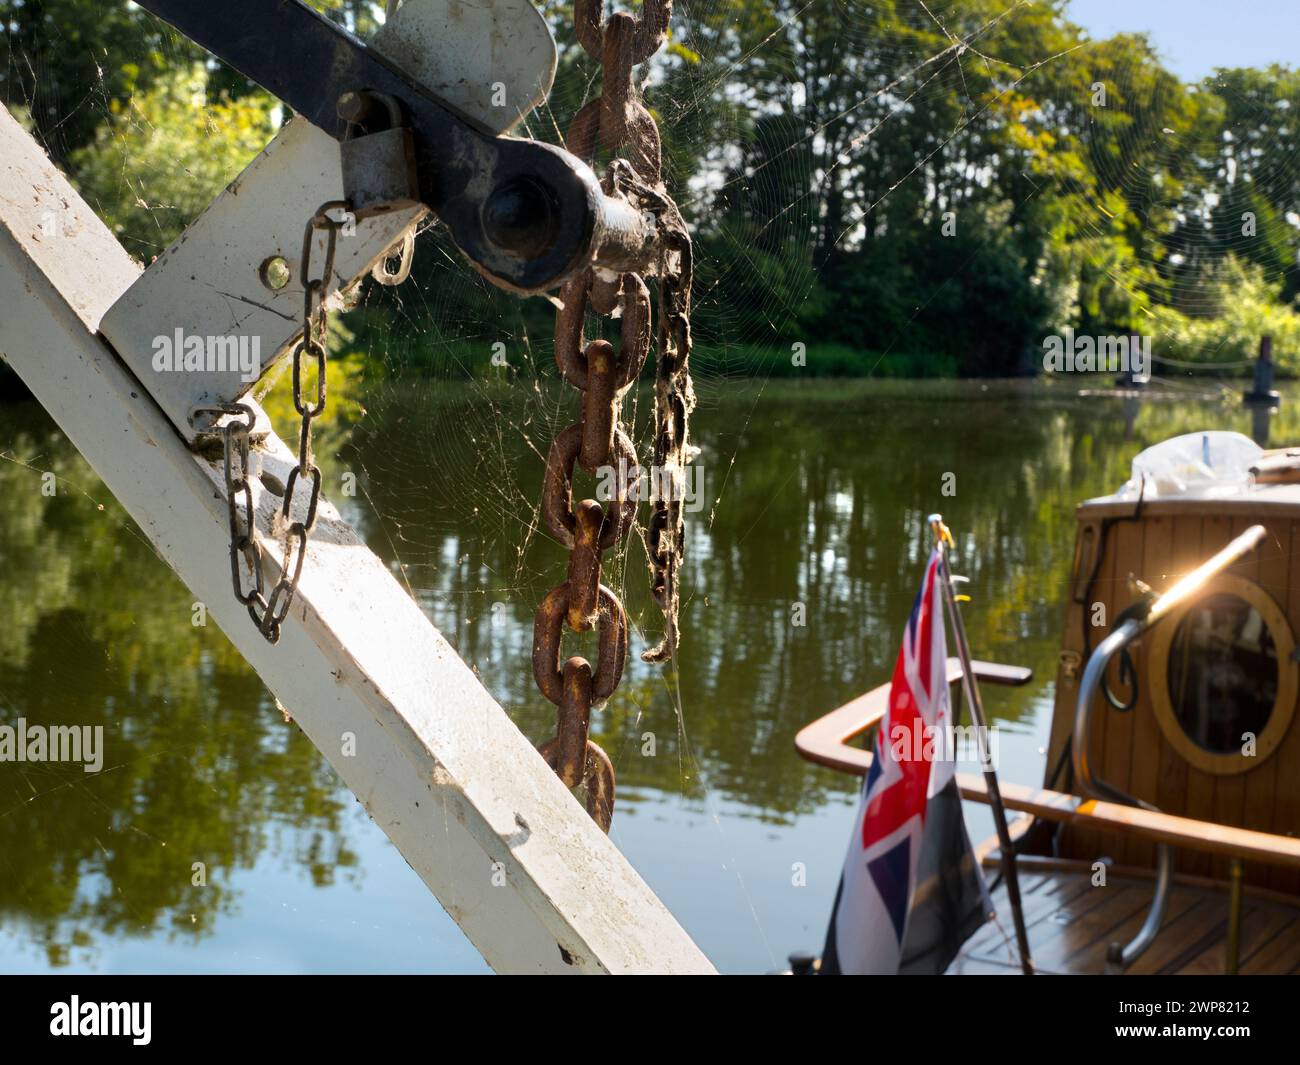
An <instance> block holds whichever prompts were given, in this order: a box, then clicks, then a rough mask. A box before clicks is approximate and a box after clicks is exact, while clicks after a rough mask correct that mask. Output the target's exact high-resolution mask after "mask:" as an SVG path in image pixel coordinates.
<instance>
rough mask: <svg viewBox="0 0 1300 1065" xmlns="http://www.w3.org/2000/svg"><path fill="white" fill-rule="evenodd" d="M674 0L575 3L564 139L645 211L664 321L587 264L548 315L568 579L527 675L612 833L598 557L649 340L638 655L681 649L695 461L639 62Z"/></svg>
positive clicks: (612, 643)
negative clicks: (577, 92) (598, 491)
mask: <svg viewBox="0 0 1300 1065" xmlns="http://www.w3.org/2000/svg"><path fill="white" fill-rule="evenodd" d="M671 18H672V0H645V2H644V4H643V6H642V10H641V13H640V15H639V16H636V17H634V16H632V15H631V14H628V13H626V12H618V13H615V14H613V15H611V16H610V17H609V18H605V16H604V11H603V0H576V4H575V8H574V23H575V26H574V28H575V31H576V35H577V38H578V41H579V42H580V43H581V45H582V47H583V48H584V49H585V50H586V52H587V54H588V55H590V56H591V58H592V59H594V60H596V61H597V62H599V63H600V65H601V92H600V96H598V97H597V98H595V99H594V100H590V101H588V102H587V103H586V104H584V105H583V107H582V108H581V109H580V110H579V111H578V113H577V115H576V116H574V119H573V121H572V123H571V124H570V126H569V129H568V132H567V134H566V136H565V146H566V147H567V148H568V150H569V151H570V152H572V153H573V154H574V155H576V156H578V157H579V158H580V159H583V160H584V161H586V162H587V163H589V164H591V165H592V166H593V167H594V166H595V164H596V156H597V154H598V153H599V152H608V153H610V154H611V155H615V153H622V155H621V156H615V157H614V158H613V159H612V160H611V162H610V163H609V166H608V169H607V171H606V175H605V178H604V180H603V182H602V185H603V186H604V190H605V192H606V193H607V194H610V195H618V196H620V197H622V198H623V200H624V201H625V202H626V203H628V204H630V205H632V207H633V208H634V209H635V210H637V211H641V212H643V213H645V214H646V216H647V217H649V216H650V215H653V217H654V220H655V229H656V230H657V231H658V233H659V235H660V237H661V238H662V239H661V241H660V251H659V255H658V259H657V260H656V261H655V262H653V263H651V264H650V265H649V266H648V267H647V269H646V271H645V275H646V276H654V277H655V278H656V279H657V282H658V301H659V312H658V323H657V325H658V328H657V334H656V329H655V323H653V322H652V314H651V301H650V290H649V287H648V286H647V285H646V280H645V276H643V274H642V273H637V272H626V273H621V274H620V273H613V272H604V271H602V272H599V273H597V272H596V271H594V270H587V271H586V272H585V273H583V274H581V275H579V276H577V277H575V278H573V279H572V280H570V281H569V282H568V283H566V284H565V285H564V286H563V288H562V289H561V291H560V300H559V307H560V309H559V310H558V312H557V314H556V320H555V361H556V365H557V366H558V368H559V370H560V373H561V374H562V376H563V377H564V379H565V380H566V381H567V382H568V383H569V384H570V385H571V386H573V387H574V388H576V389H578V390H579V391H580V392H581V393H582V402H581V413H580V415H579V421H578V422H577V423H575V424H574V425H571V426H569V427H568V428H567V429H565V430H564V431H563V432H561V433H560V434H559V435H558V436H557V437H556V438H555V439H554V441H552V443H551V447H550V449H549V451H548V454H547V458H546V470H545V473H544V475H543V482H542V502H541V516H542V520H543V523H544V524H545V526H546V528H547V529H548V530H549V531H550V532H551V534H552V535H554V536H555V538H556V539H557V540H559V542H560V543H561V544H562V545H564V547H566V548H567V549H568V550H569V563H568V573H567V575H566V578H565V581H564V583H563V584H560V585H557V586H556V587H555V588H553V589H552V590H551V591H550V592H549V593H548V594H547V596H546V598H545V599H544V600H543V601H542V603H541V605H540V607H538V610H537V615H536V618H535V619H534V623H533V675H534V678H535V679H536V681H537V686H538V688H539V689H540V690H541V692H542V694H543V695H544V696H545V697H546V698H547V699H548V700H549V701H551V702H552V703H554V704H555V705H556V707H558V714H557V723H556V734H555V738H554V739H552V740H549V741H548V742H547V743H545V744H543V745H542V747H541V748H540V751H541V753H542V755H543V757H545V758H546V760H547V762H548V763H549V764H550V766H551V768H552V769H554V770H555V771H556V773H557V774H558V775H559V777H560V779H561V780H562V781H563V782H564V784H565V785H566V786H568V787H570V788H573V787H577V786H579V785H585V787H586V789H587V810H588V812H589V813H590V814H591V815H592V817H593V818H595V820H596V821H597V823H598V824H599V825H600V826H601V828H602V829H604V830H605V831H609V824H610V818H611V817H612V816H613V809H614V767H613V764H612V763H611V762H610V760H609V756H608V755H606V753H605V752H604V751H603V750H601V749H600V747H599V746H597V745H596V744H595V743H594V742H592V740H591V739H590V737H589V732H590V725H591V712H592V710H593V709H597V708H599V707H600V706H601V705H603V704H604V702H605V701H606V700H607V699H608V698H609V697H610V696H611V695H612V694H613V692H614V689H615V688H616V687H617V686H618V682H619V679H620V678H621V677H622V674H623V667H624V664H625V661H626V658H627V641H628V633H627V629H628V626H627V614H626V612H625V611H624V609H623V604H622V603H621V602H619V599H618V597H617V596H616V595H615V594H614V593H613V592H612V591H611V590H610V589H609V588H608V587H606V586H605V585H604V584H602V583H601V555H602V552H604V551H607V550H610V549H611V548H613V547H615V546H616V545H617V544H618V543H619V542H621V541H622V540H623V539H624V538H625V537H627V535H628V534H629V532H630V531H631V529H632V526H633V525H634V524H635V523H636V506H637V494H638V487H639V484H640V477H641V470H640V466H639V463H638V461H637V457H636V450H635V448H634V447H633V445H632V441H631V438H630V437H629V436H628V434H627V432H626V431H625V430H624V429H623V427H622V424H621V421H620V417H621V403H622V396H623V393H624V392H625V391H627V389H629V388H631V387H632V385H633V384H634V383H635V382H636V380H637V378H638V376H639V375H640V373H641V370H642V367H643V366H644V365H645V361H646V358H647V357H648V355H649V352H650V347H651V343H652V337H653V336H655V335H657V340H658V363H657V367H656V375H655V426H656V429H655V443H654V458H655V464H656V466H657V467H658V469H657V471H656V472H657V474H658V477H659V480H661V481H662V480H663V479H664V477H665V476H667V477H668V479H669V480H670V481H671V482H672V484H671V486H670V490H669V491H668V492H667V493H666V498H664V496H665V493H663V492H661V493H660V494H659V497H658V498H656V499H655V500H654V504H653V505H654V513H653V515H652V519H651V523H650V533H649V538H648V541H647V545H648V548H649V561H650V569H651V584H652V590H653V593H654V597H655V601H656V602H657V603H658V604H659V605H660V607H661V608H662V609H663V612H664V619H665V625H664V638H663V641H662V642H661V644H660V645H659V646H658V647H657V648H655V649H654V650H653V651H650V652H646V653H645V654H643V655H642V657H643V658H648V659H649V660H652V661H664V660H666V659H667V658H670V657H671V656H672V653H673V651H674V649H675V648H676V646H677V617H676V615H677V605H678V592H677V573H678V569H679V566H680V563H681V559H682V508H681V486H682V483H683V480H684V476H683V475H684V467H685V465H686V464H687V463H688V462H689V461H690V459H691V457H692V449H691V447H690V444H689V441H688V438H687V426H688V424H689V415H690V411H691V408H692V407H693V406H694V402H695V401H694V395H693V393H692V391H691V383H690V375H689V370H688V369H687V366H688V361H689V356H690V324H689V322H690V319H689V315H690V286H691V245H690V237H689V236H688V234H687V231H686V227H685V225H684V224H683V222H682V218H681V215H680V213H679V212H678V210H677V207H676V205H675V204H674V203H673V201H672V200H671V199H670V198H669V196H668V194H667V192H666V191H665V189H664V186H663V182H662V168H663V159H662V149H661V142H660V137H659V128H658V126H657V125H656V123H655V120H654V117H653V116H652V115H651V114H650V112H649V111H648V110H647V109H646V107H645V105H644V104H643V103H642V102H641V99H640V94H639V91H638V88H637V85H636V83H635V80H634V68H635V67H636V66H637V65H638V64H640V63H643V62H645V61H646V60H647V59H649V58H650V57H651V56H652V55H653V54H654V53H655V52H656V51H658V49H659V48H660V47H661V46H662V45H663V43H664V41H665V40H666V39H667V36H668V25H669V22H670V20H671ZM588 312H592V313H594V314H597V315H601V316H605V317H611V318H612V317H619V318H620V324H619V344H618V348H617V350H615V348H614V346H613V345H612V344H611V343H610V342H609V341H607V340H603V339H593V340H591V341H590V342H588V341H587V340H586V339H585V337H584V335H583V322H584V318H585V316H586V315H587V313H588ZM575 467H577V468H579V469H581V470H583V471H585V472H586V473H588V474H595V475H596V476H597V477H598V478H601V476H602V474H607V473H612V474H613V490H612V492H610V493H609V495H610V498H609V499H607V500H605V501H604V503H603V505H602V503H600V502H598V501H597V500H594V499H584V500H582V501H581V502H580V503H578V504H577V505H575V504H574V502H573V476H574V469H575ZM566 625H567V626H568V627H569V628H570V629H572V630H573V631H575V632H588V631H591V630H592V629H595V630H596V633H597V658H596V665H595V667H594V668H593V667H592V666H591V664H590V663H589V662H588V661H587V660H586V659H585V658H581V657H577V656H575V657H571V658H569V659H568V660H567V661H565V662H563V663H561V659H560V655H561V647H560V645H561V637H562V635H563V631H564V627H565V626H566Z"/></svg>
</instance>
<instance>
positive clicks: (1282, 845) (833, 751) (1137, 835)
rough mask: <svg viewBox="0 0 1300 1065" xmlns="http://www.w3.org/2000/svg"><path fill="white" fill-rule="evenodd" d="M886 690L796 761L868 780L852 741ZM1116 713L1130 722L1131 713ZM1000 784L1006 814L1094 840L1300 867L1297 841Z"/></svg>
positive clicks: (863, 758)
mask: <svg viewBox="0 0 1300 1065" xmlns="http://www.w3.org/2000/svg"><path fill="white" fill-rule="evenodd" d="M971 665H972V666H973V667H974V671H975V676H976V678H977V679H980V680H988V681H991V682H993V683H999V684H1023V683H1026V682H1027V681H1028V680H1029V670H1027V669H1022V668H1018V667H1015V666H1001V665H998V664H996V663H993V662H972V663H971ZM947 677H948V683H950V684H955V683H956V682H957V681H959V680H961V677H962V669H961V662H960V661H959V660H958V659H956V658H949V659H948V671H947ZM889 690H890V685H889V684H882V685H880V686H879V687H876V688H872V689H871V691H869V692H866V693H865V694H863V695H859V696H858V697H857V698H856V699H853V700H851V701H850V702H848V703H845V704H844V705H843V706H841V707H840V708H839V709H837V710H832V711H831V712H830V713H829V714H826V715H824V716H823V717H820V718H818V719H817V720H816V721H813V722H812V723H811V724H808V725H805V726H804V727H803V728H802V729H800V730H799V733H798V735H796V736H795V749H796V750H797V751H798V752H799V754H800V756H801V757H803V758H805V759H807V760H808V761H810V762H815V763H816V764H818V765H822V766H825V767H827V768H828V769H835V770H838V771H840V772H844V773H852V774H855V775H857V776H865V775H866V773H867V772H868V770H870V768H871V763H872V755H871V752H870V751H867V750H864V749H862V748H860V747H851V746H849V743H850V741H852V740H853V739H856V738H857V737H858V736H860V735H862V734H863V733H864V732H866V731H867V730H869V729H872V728H875V727H876V726H877V725H879V724H880V722H881V720H882V719H883V718H884V716H885V712H886V711H887V710H888V708H889ZM1119 716H1122V717H1125V718H1128V717H1131V716H1132V715H1130V714H1125V715H1119ZM957 786H958V788H959V789H960V790H961V794H962V798H964V799H970V800H971V801H973V802H982V803H988V801H989V796H988V786H987V785H986V783H985V781H984V777H983V776H982V775H976V774H970V773H958V774H957ZM1000 787H1001V791H1002V801H1003V803H1004V804H1005V806H1006V808H1007V809H1008V810H1017V811H1019V812H1021V813H1027V814H1032V815H1033V816H1034V817H1041V818H1043V819H1044V820H1046V821H1054V822H1059V823H1062V824H1067V825H1070V826H1072V827H1074V828H1078V829H1083V830H1085V831H1090V832H1092V833H1095V834H1097V837H1098V838H1101V837H1104V838H1106V839H1107V840H1111V841H1113V840H1114V838H1115V837H1116V836H1118V837H1119V839H1120V841H1121V842H1127V841H1128V840H1130V839H1139V840H1143V841H1146V842H1149V843H1169V844H1172V845H1174V846H1176V847H1179V848H1182V849H1184V850H1188V851H1193V852H1195V853H1197V854H1202V855H1214V856H1218V857H1223V858H1240V859H1242V860H1243V861H1248V862H1252V863H1260V864H1264V865H1270V866H1278V867H1283V868H1287V869H1296V870H1300V839H1293V838H1291V837H1288V836H1279V835H1274V834H1273V833H1270V832H1256V831H1254V830H1252V829H1245V828H1233V827H1231V826H1229V825H1222V824H1215V823H1213V822H1211V821H1206V820H1198V819H1194V818H1189V817H1179V816H1176V815H1173V814H1166V813H1160V812H1159V811H1155V810H1143V809H1140V808H1138V807H1134V806H1124V805H1122V804H1120V803H1112V802H1102V801H1099V800H1096V799H1083V798H1080V797H1079V796H1077V795H1067V794H1065V793H1064V792H1059V791H1052V790H1050V789H1048V788H1032V787H1027V786H1026V785H1024V784H1012V783H1008V782H1005V781H1002V782H1000Z"/></svg>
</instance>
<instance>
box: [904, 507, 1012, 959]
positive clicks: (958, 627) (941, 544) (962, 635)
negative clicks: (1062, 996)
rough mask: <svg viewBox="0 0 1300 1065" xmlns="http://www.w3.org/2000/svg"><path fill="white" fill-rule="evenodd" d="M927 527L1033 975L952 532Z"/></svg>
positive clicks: (934, 524) (935, 521)
mask: <svg viewBox="0 0 1300 1065" xmlns="http://www.w3.org/2000/svg"><path fill="white" fill-rule="evenodd" d="M929 522H930V528H931V530H933V532H934V536H935V547H936V550H937V551H938V552H939V565H940V566H941V567H942V570H943V573H942V576H943V598H944V602H945V603H947V605H948V618H949V620H950V621H951V623H952V636H953V641H954V642H955V643H956V644H957V657H958V658H959V659H960V660H961V678H962V687H963V688H964V690H965V692H966V697H967V700H968V701H969V702H970V716H971V719H972V720H973V721H974V722H975V730H976V737H977V739H978V742H979V751H980V763H981V766H982V768H983V771H984V783H985V786H986V787H987V788H988V793H989V806H991V807H992V809H993V824H994V827H995V828H996V829H997V833H998V850H999V852H1000V854H1001V860H1002V878H1003V879H1004V880H1005V881H1006V885H1007V900H1008V901H1009V902H1010V903H1011V917H1012V920H1013V921H1014V922H1015V926H1016V944H1017V946H1018V947H1019V948H1020V969H1021V971H1022V972H1023V973H1024V974H1025V975H1026V976H1032V975H1033V974H1034V963H1033V961H1032V959H1031V958H1030V956H1029V934H1028V933H1027V932H1026V931H1025V914H1024V910H1023V909H1022V907H1021V905H1020V880H1019V878H1018V877H1017V875H1016V852H1015V848H1014V846H1013V845H1012V842H1011V832H1010V830H1009V829H1008V828H1007V811H1006V808H1005V807H1004V806H1003V805H1002V789H1001V788H1000V787H998V775H997V771H996V770H995V769H994V768H993V759H992V757H991V756H990V754H989V748H988V739H987V736H988V718H986V717H985V715H984V703H983V701H982V700H981V698H980V690H979V685H978V684H976V683H975V673H974V671H973V670H972V669H971V658H970V646H969V644H967V642H966V626H965V624H964V623H963V622H962V618H961V612H960V611H959V610H958V609H957V590H956V588H954V587H953V579H952V570H950V569H949V568H948V551H947V548H948V546H949V545H951V544H952V542H953V540H952V533H951V532H949V531H948V526H946V525H945V524H944V523H943V515H942V514H931V515H930V518H929Z"/></svg>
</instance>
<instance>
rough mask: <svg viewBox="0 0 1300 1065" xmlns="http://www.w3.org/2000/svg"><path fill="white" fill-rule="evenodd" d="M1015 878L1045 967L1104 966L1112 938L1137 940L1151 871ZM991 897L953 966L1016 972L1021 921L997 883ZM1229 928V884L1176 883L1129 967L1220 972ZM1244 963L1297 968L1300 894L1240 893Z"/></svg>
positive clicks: (1264, 968) (963, 970)
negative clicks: (1098, 879)
mask: <svg viewBox="0 0 1300 1065" xmlns="http://www.w3.org/2000/svg"><path fill="white" fill-rule="evenodd" d="M987 875H988V876H989V877H990V878H992V877H993V876H994V875H995V871H994V870H992V869H990V870H988V872H987ZM1019 879H1020V893H1021V901H1022V903H1023V905H1024V911H1025V924H1026V926H1027V930H1028V932H1029V945H1030V953H1031V954H1032V956H1033V959H1034V967H1035V969H1036V970H1037V971H1038V972H1041V973H1060V974H1066V973H1074V974H1081V973H1101V972H1104V971H1105V967H1106V949H1107V947H1108V946H1109V944H1110V943H1112V942H1114V941H1115V940H1119V941H1121V942H1127V941H1128V940H1129V939H1131V938H1132V937H1133V936H1134V935H1135V934H1136V933H1137V930H1138V928H1139V927H1141V925H1142V922H1143V920H1144V919H1145V917H1146V914H1147V910H1148V908H1149V907H1150V905H1151V893H1152V886H1153V885H1152V881H1151V880H1150V879H1149V878H1143V877H1136V876H1135V877H1124V876H1120V875H1116V874H1111V875H1109V876H1108V878H1107V880H1108V882H1107V885H1106V886H1105V887H1095V888H1094V887H1093V886H1092V884H1091V878H1090V874H1089V872H1088V871H1086V870H1082V869H1033V868H1029V867H1022V868H1021V870H1020V877H1019ZM993 901H994V904H995V906H996V907H997V920H996V921H993V922H990V924H989V925H988V927H987V928H985V929H983V930H981V931H980V932H978V933H977V934H976V935H974V936H972V937H971V939H970V940H969V941H968V942H967V944H966V946H965V947H964V948H963V949H962V952H961V954H960V955H959V956H958V957H957V959H956V960H955V961H954V962H953V963H952V965H951V966H950V967H949V969H948V972H949V973H950V974H964V975H972V974H986V975H1019V973H1020V963H1019V961H1018V956H1017V954H1016V940H1015V926H1014V925H1013V924H1012V921H1011V911H1010V907H1009V905H1008V903H1007V894H1006V891H1005V890H1003V889H1002V887H1001V886H999V887H998V888H997V890H995V891H994V892H993ZM1227 929H1228V895H1227V892H1226V891H1225V890H1222V889H1216V888H1214V887H1209V886H1195V885H1188V884H1184V883H1178V882H1175V884H1174V886H1173V887H1172V888H1171V890H1170V895H1169V908H1168V910H1167V911H1166V913H1165V920H1164V923H1163V924H1162V925H1161V928H1160V934H1159V935H1158V936H1157V937H1156V940H1155V942H1154V943H1153V944H1152V945H1151V946H1150V948H1149V949H1148V950H1147V951H1146V953H1145V954H1143V955H1142V956H1141V957H1140V958H1138V960H1137V961H1136V962H1135V963H1134V964H1133V965H1132V967H1131V968H1130V969H1129V972H1130V973H1133V974H1143V973H1145V974H1161V975H1172V974H1213V973H1222V972H1223V971H1224V968H1223V965H1224V956H1225V943H1226V939H1227ZM1239 965H1240V972H1241V973H1243V974H1247V975H1249V974H1262V973H1273V974H1285V973H1300V900H1297V901H1296V903H1295V904H1293V905H1287V904H1286V903H1283V902H1280V901H1277V902H1275V901H1271V900H1265V899H1261V898H1257V897H1252V896H1251V895H1250V894H1249V893H1248V894H1247V895H1246V896H1245V897H1244V898H1243V899H1242V905H1241V946H1240V953H1239Z"/></svg>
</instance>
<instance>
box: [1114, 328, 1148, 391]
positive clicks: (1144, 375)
mask: <svg viewBox="0 0 1300 1065" xmlns="http://www.w3.org/2000/svg"><path fill="white" fill-rule="evenodd" d="M1141 351H1142V338H1141V337H1140V336H1138V335H1137V334H1136V333H1130V334H1129V337H1128V347H1127V351H1126V354H1127V359H1126V364H1125V365H1123V366H1121V367H1120V371H1119V373H1117V374H1116V375H1115V387H1116V388H1117V389H1120V390H1121V391H1125V392H1127V391H1131V390H1135V389H1139V388H1145V387H1146V384H1147V382H1148V381H1150V380H1151V367H1150V366H1142V367H1141V368H1139V367H1138V353H1139V352H1141Z"/></svg>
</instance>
